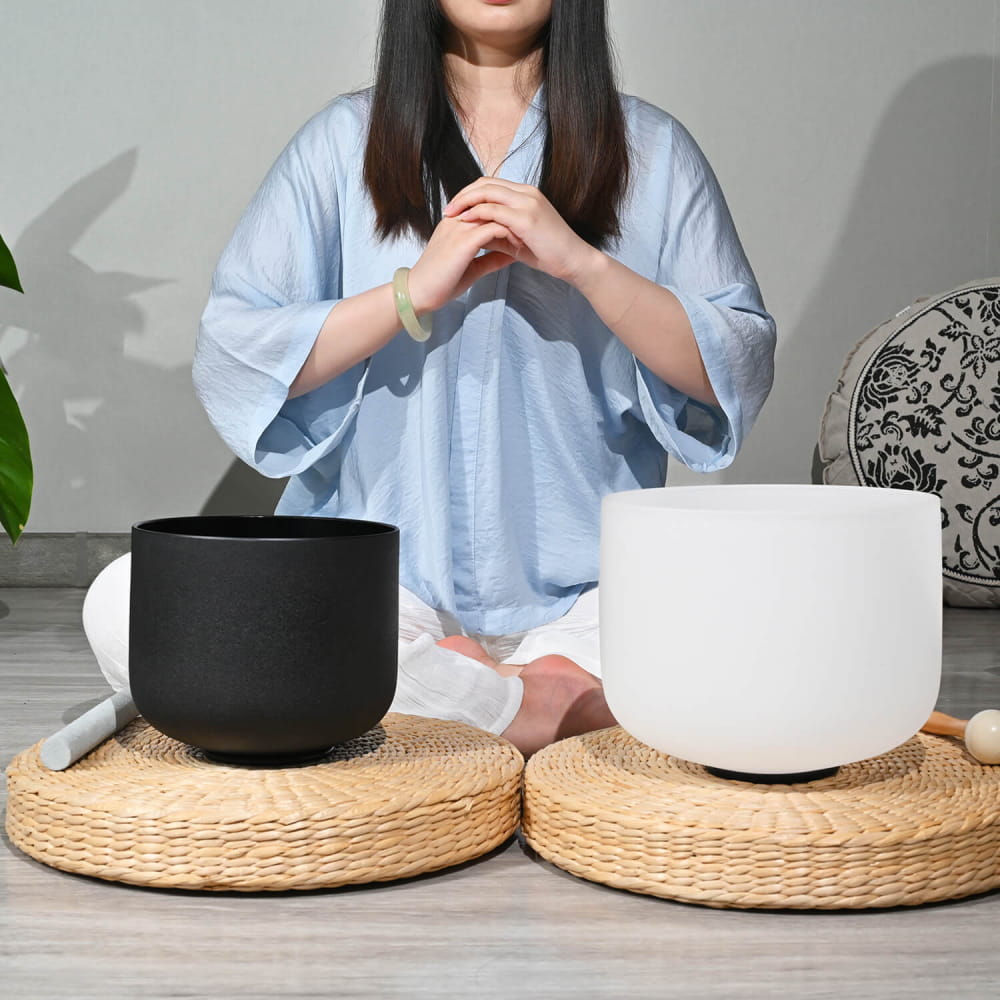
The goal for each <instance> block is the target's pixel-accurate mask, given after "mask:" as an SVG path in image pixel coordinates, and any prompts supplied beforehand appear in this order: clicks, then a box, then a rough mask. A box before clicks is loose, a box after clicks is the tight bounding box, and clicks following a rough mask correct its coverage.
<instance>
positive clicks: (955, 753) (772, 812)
mask: <svg viewBox="0 0 1000 1000" xmlns="http://www.w3.org/2000/svg"><path fill="white" fill-rule="evenodd" d="M522 809H523V816H522V821H521V822H522V828H523V830H524V834H525V838H526V839H527V841H528V843H529V844H530V845H531V846H532V847H533V848H534V849H535V850H536V851H537V852H538V853H539V854H540V855H541V856H542V857H543V858H545V859H547V860H548V861H551V862H552V863H553V864H555V865H557V866H559V867H560V868H564V869H565V870H566V871H568V872H571V873H572V874H574V875H578V876H580V877H581V878H585V879H590V880H591V881H594V882H601V883H604V884H605V885H609V886H614V887H616V888H619V889H629V890H631V891H633V892H640V893H647V894H650V895H653V896H662V897H665V898H668V899H675V900H681V901H684V902H689V903H701V904H704V905H707V906H715V907H746V908H754V907H764V908H816V909H840V908H865V907H885V906H899V905H912V904H917V903H927V902H931V901H934V900H942V899H954V898H958V897H960V896H968V895H971V894H973V893H978V892H983V891H986V890H988V889H993V888H996V887H998V886H1000V767H992V768H991V767H984V766H983V765H982V764H980V763H978V762H977V761H975V760H974V759H973V758H972V757H970V756H969V755H968V754H967V753H966V752H965V751H964V749H962V748H961V747H960V746H959V745H958V744H957V743H954V742H952V741H950V740H948V739H945V738H943V737H937V736H928V735H926V734H924V733H918V734H917V735H916V736H915V737H913V738H912V739H911V740H909V741H908V742H907V743H905V744H903V745H902V746H901V747H898V748H896V749H895V750H893V751H891V752H889V753H887V754H884V755H882V756H880V757H876V758H873V759H871V760H865V761H860V762H858V763H855V764H848V765H845V766H844V767H842V768H841V769H840V771H839V772H838V773H837V774H836V775H834V776H832V777H828V778H823V779H820V780H817V781H813V782H810V783H808V784H797V785H762V784H750V783H747V782H740V781H727V780H725V779H723V778H718V777H715V776H714V775H712V774H710V773H709V772H708V771H707V770H705V768H704V767H702V766H700V765H698V764H691V763H688V762H687V761H683V760H679V759H677V758H675V757H670V756H668V755H666V754H662V753H659V752H657V751H655V750H652V749H650V748H649V747H647V746H645V745H644V744H642V743H639V742H638V741H637V740H635V739H633V738H632V737H631V736H629V735H628V734H627V733H626V732H625V731H624V730H622V729H620V728H613V729H605V730H601V731H599V732H596V733H588V734H586V735H584V736H577V737H573V738H572V739H568V740H564V741H563V742H561V743H556V744H553V745H552V746H550V747H547V748H546V749H545V750H542V751H541V752H540V753H537V754H535V756H534V757H533V758H532V759H531V760H530V761H529V763H528V766H527V768H526V770H525V776H524V801H523V806H522Z"/></svg>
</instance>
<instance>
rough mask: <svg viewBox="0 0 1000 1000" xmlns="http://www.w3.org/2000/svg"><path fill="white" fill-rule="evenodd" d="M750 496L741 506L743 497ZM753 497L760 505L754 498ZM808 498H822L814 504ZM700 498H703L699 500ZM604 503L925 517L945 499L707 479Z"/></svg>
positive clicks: (747, 512) (702, 512)
mask: <svg viewBox="0 0 1000 1000" xmlns="http://www.w3.org/2000/svg"><path fill="white" fill-rule="evenodd" d="M727 494H728V499H729V500H730V501H736V502H730V503H726V504H720V505H718V506H715V505H714V504H713V503H711V502H710V501H709V502H707V503H706V502H704V500H705V498H706V497H708V498H713V497H714V498H721V497H725V496H726V495H727ZM768 494H770V495H773V496H775V497H782V498H784V499H785V501H786V502H783V503H774V504H773V505H771V506H766V505H762V504H761V503H760V500H761V499H762V498H763V497H765V496H766V495H768ZM741 495H742V496H744V497H746V498H747V500H748V502H747V503H746V505H745V506H740V504H739V502H738V498H739V497H740V496H741ZM752 498H755V499H756V501H757V502H756V503H752V502H750V501H751V499H752ZM807 498H815V499H820V498H821V499H822V503H814V502H813V500H811V499H807ZM699 499H701V500H702V501H703V502H701V503H699ZM602 506H603V508H604V510H605V512H606V513H607V512H609V511H611V510H614V509H616V508H617V509H628V510H629V512H630V514H631V513H632V512H638V511H643V510H644V511H649V512H650V513H658V514H663V513H670V514H672V515H679V516H697V517H726V518H733V517H740V518H761V519H764V518H800V517H801V518H813V519H817V518H869V517H873V518H881V517H887V518H896V517H900V516H907V515H909V516H926V515H928V514H929V513H931V512H933V513H934V516H937V517H940V509H941V498H940V497H939V496H937V494H935V493H922V492H919V491H916V490H904V489H890V488H888V487H884V486H844V485H826V484H817V483H706V484H702V485H695V486H660V487H653V488H650V489H640V490H624V491H622V492H618V493H609V494H607V495H606V496H605V497H604V499H603V501H602Z"/></svg>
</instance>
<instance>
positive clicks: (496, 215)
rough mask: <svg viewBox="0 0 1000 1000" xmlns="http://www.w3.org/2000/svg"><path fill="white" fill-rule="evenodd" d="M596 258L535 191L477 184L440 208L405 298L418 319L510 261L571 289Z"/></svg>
mask: <svg viewBox="0 0 1000 1000" xmlns="http://www.w3.org/2000/svg"><path fill="white" fill-rule="evenodd" d="M483 250H485V251H486V252H485V253H482V254H480V251H483ZM596 253H598V251H596V250H595V249H594V248H593V247H592V246H591V245H590V244H589V243H587V242H586V241H585V240H583V239H581V238H580V237H579V236H577V234H576V233H574V232H573V230H572V229H571V228H570V227H569V226H568V225H567V224H566V222H565V221H564V220H563V218H562V216H560V215H559V213H558V212H557V211H556V210H555V208H553V207H552V204H551V203H550V202H549V200H548V199H547V198H546V197H545V195H543V194H542V192H541V191H539V190H538V188H536V187H532V186H531V185H529V184H515V183H514V182H513V181H507V180H502V179H500V178H496V177H481V178H479V180H477V181H474V182H473V183H472V184H470V185H469V186H468V187H466V188H463V189H462V190H461V191H460V192H459V193H458V194H457V195H455V197H454V198H452V200H451V201H450V202H449V203H448V204H447V205H446V206H445V208H444V217H443V218H442V219H441V222H440V223H438V225H437V227H436V228H435V230H434V232H433V233H432V234H431V238H430V239H429V240H428V241H427V246H426V247H425V248H424V252H423V253H422V254H421V256H420V259H419V260H418V261H417V262H416V264H414V265H413V268H412V270H411V272H410V277H409V285H410V298H411V300H412V302H413V307H414V309H415V310H416V311H417V312H418V313H423V312H430V311H432V310H434V309H439V308H440V307H441V306H443V305H444V304H445V303H446V302H450V301H451V300H452V299H454V298H456V297H457V296H459V295H461V294H462V292H464V291H465V290H466V289H467V288H468V287H469V286H470V285H472V284H473V283H474V282H475V281H478V280H479V279H480V278H482V277H483V276H484V275H487V274H490V273H491V272H493V271H498V270H500V268H502V267H506V266H508V265H509V264H511V263H512V262H513V261H514V260H517V261H520V262H521V263H522V264H527V265H528V267H533V268H535V269H536V270H539V271H544V272H545V273H546V274H549V275H551V276H552V277H554V278H560V279H562V280H564V281H570V282H572V281H573V280H574V279H575V277H576V276H577V275H578V274H579V273H581V272H582V271H583V269H584V268H585V266H586V262H587V261H588V260H590V259H591V258H592V256H593V255H594V254H596Z"/></svg>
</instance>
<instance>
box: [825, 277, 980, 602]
mask: <svg viewBox="0 0 1000 1000" xmlns="http://www.w3.org/2000/svg"><path fill="white" fill-rule="evenodd" d="M819 454H820V459H821V461H822V462H823V463H824V470H823V480H824V482H826V483H834V484H840V485H862V486H888V487H895V488H898V489H908V490H920V491H922V492H925V493H936V494H937V495H938V496H939V497H940V498H941V506H942V515H943V521H942V531H943V535H944V537H943V541H944V567H943V570H944V598H945V600H946V601H947V602H948V603H949V604H954V605H960V606H969V607H1000V279H996V278H994V279H990V280H988V281H979V282H973V283H971V284H968V285H963V286H962V287H961V288H956V289H955V290H953V291H951V292H947V293H946V294H944V295H939V296H936V297H933V298H925V299H920V300H918V301H917V302H915V303H914V304H913V305H911V306H909V307H908V308H906V309H904V310H903V311H902V312H901V313H899V314H898V315H897V316H896V317H895V318H894V319H892V320H890V321H889V322H888V323H884V324H883V325H882V326H879V327H878V328H876V329H875V330H873V331H872V332H871V333H870V334H869V335H868V336H867V337H865V338H864V339H863V340H862V341H861V342H860V343H859V344H858V345H857V347H856V348H855V349H854V350H853V351H852V352H851V354H850V355H849V356H848V358H847V361H846V363H845V365H844V369H843V371H842V372H841V375H840V380H839V382H838V384H837V389H836V391H835V392H834V393H833V394H832V395H831V396H830V398H829V401H828V402H827V407H826V412H825V414H824V417H823V423H822V427H821V430H820V440H819Z"/></svg>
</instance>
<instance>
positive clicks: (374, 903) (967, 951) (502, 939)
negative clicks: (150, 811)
mask: <svg viewBox="0 0 1000 1000" xmlns="http://www.w3.org/2000/svg"><path fill="white" fill-rule="evenodd" d="M81 602H82V591H79V590H68V589H67V590H63V589H51V590H48V589H46V590H29V589H24V590H6V591H0V766H3V767H6V765H7V764H8V763H9V762H10V759H11V758H12V757H13V756H14V754H15V753H17V752H19V751H20V750H22V749H23V748H24V747H26V746H28V745H30V744H32V743H34V742H35V741H37V740H38V739H40V738H42V737H43V736H45V735H47V734H48V733H49V732H51V731H53V730H54V729H57V728H58V727H59V726H60V725H61V724H62V723H63V722H64V721H68V720H69V719H70V718H72V717H75V716H76V715H78V714H79V713H80V712H81V711H82V710H84V709H85V708H86V707H89V705H91V704H93V703H94V702H95V701H96V700H98V699H99V698H101V697H103V696H104V695H105V694H106V689H105V686H104V682H103V680H102V678H101V676H100V674H99V672H98V670H97V667H96V664H95V663H94V661H93V659H92V657H91V656H90V653H89V651H88V648H87V644H86V640H85V638H84V636H83V633H82V630H81V628H80V624H79V623H80V605H81ZM990 706H1000V612H992V611H956V610H950V611H948V612H946V648H945V679H944V686H943V689H942V697H941V700H940V703H939V707H941V708H943V709H945V710H946V711H951V712H953V714H961V715H964V716H967V715H968V714H970V713H972V712H973V711H975V710H978V709H980V708H985V707H990ZM998 863H1000V861H998ZM998 926H1000V893H991V894H988V895H985V896H980V897H977V898H974V899H969V900H965V901H959V902H954V903H949V904H941V905H936V906H927V907H921V908H917V909H899V910H891V911H873V912H862V913H821V912H814V913H794V912H781V913H768V912H743V911H726V910H710V909H704V908H700V907H695V906H686V905H682V904H676V903H670V902H665V901H663V900H657V899H651V898H647V897H642V896H636V895H631V894H629V893H625V892H618V891H615V890H612V889H607V888H604V887H602V886H597V885H593V884H590V883H587V882H583V881H579V880H577V879H574V878H572V877H571V876H569V875H566V874H564V873H562V872H560V871H558V870H557V869H555V868H553V867H551V866H550V865H547V864H545V863H544V862H541V861H539V860H537V859H533V858H532V857H531V856H530V855H529V854H528V853H527V852H526V851H525V849H524V848H523V847H522V846H521V844H520V843H518V842H517V841H516V840H515V841H512V842H510V843H509V844H507V845H506V846H505V847H503V848H501V849H500V850H498V851H496V852H495V853H494V854H493V855H491V856H490V857H487V858H485V859H482V860H480V861H478V862H475V863H472V864H469V865H466V866H464V867H462V868H459V869H457V870H453V871H450V872H445V873H440V874H437V875H430V876H426V877H423V878H419V879H414V880H410V881H407V882H402V883H396V884H390V885H384V886H379V887H371V888H356V889H345V890H339V891H331V892H316V893H306V894H281V895H270V894H260V895H242V894H222V895H217V894H209V893H184V892H164V891H158V890H150V889H138V888H132V887H128V886H122V885H115V884H111V883H105V882H101V881H97V880H92V879H87V878H83V877H78V876H72V875H67V874H64V873H61V872H58V871H55V870H53V869H50V868H46V867H45V866H43V865H40V864H37V863H35V862H34V861H31V860H30V859H28V858H27V857H25V856H24V855H22V854H21V853H20V852H18V851H17V850H16V849H15V848H13V847H12V846H11V844H10V843H9V841H7V840H6V839H4V843H3V845H0V997H2V998H4V1000H22V998H24V1000H49V998H62V997H73V998H79V1000H88V998H102V1000H104V998H109V997H163V998H166V997H199V998H201V997H203V998H216V997H218V998H225V997H240V998H242V1000H253V998H265V997H286V998H296V997H333V996H337V997H386V998H389V997H407V998H424V997H427V998H431V997H433V998H441V997H470V998H477V1000H478V998H482V1000H490V998H511V997H518V998H521V997H526V998H548V997H552V998H559V997H574V998H589V997H615V998H632V997H672V996H678V997H682V996H683V997H686V998H690V1000H696V998H701V997H725V998H742V997H761V996H783V997H789V998H813V997H830V998H834V997H835V998H838V1000H840V998H849V997H879V998H895V997H898V998H907V1000H912V998H931V997H934V998H938V997H941V996H948V997H977V998H978V997H987V996H996V995H997V992H998V989H1000V987H998V986H997V983H998V982H1000V948H998V946H997V927H998Z"/></svg>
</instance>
